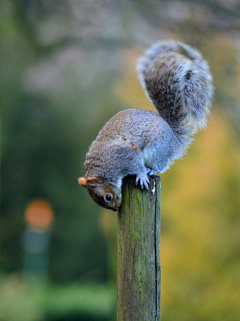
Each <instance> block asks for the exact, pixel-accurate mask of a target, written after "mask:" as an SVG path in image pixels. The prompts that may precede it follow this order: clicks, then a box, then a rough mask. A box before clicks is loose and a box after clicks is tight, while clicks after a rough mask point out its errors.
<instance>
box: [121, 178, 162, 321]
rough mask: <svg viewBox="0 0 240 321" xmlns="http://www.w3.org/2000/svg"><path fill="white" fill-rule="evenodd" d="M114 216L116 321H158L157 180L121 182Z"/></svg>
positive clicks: (158, 198) (158, 220)
mask: <svg viewBox="0 0 240 321" xmlns="http://www.w3.org/2000/svg"><path fill="white" fill-rule="evenodd" d="M122 191H123V201H122V205H121V208H120V210H119V213H118V244H117V255H118V257H117V260H118V263H117V264H118V267H117V321H150V320H151V321H160V286H161V267H160V177H159V176H156V177H154V178H151V180H150V188H149V190H148V191H146V190H143V191H142V190H141V189H140V188H139V187H135V177H134V176H129V177H127V178H126V179H124V182H123V188H122Z"/></svg>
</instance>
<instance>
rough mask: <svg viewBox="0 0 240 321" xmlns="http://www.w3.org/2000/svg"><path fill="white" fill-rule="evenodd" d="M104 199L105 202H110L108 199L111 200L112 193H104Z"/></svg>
mask: <svg viewBox="0 0 240 321" xmlns="http://www.w3.org/2000/svg"><path fill="white" fill-rule="evenodd" d="M105 200H106V201H107V202H110V201H111V200H112V195H111V194H106V195H105Z"/></svg>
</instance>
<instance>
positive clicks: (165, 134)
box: [78, 41, 213, 211]
mask: <svg viewBox="0 0 240 321" xmlns="http://www.w3.org/2000/svg"><path fill="white" fill-rule="evenodd" d="M137 71H138V73H139V78H140V82H141V84H142V86H143V88H144V89H145V92H146V94H147V96H148V97H149V99H150V101H151V102H152V103H153V105H154V107H155V108H156V109H157V111H158V114H157V113H154V112H152V111H149V110H143V109H125V110H122V111H120V112H118V113H117V114H116V115H115V116H113V117H112V118H111V119H110V120H109V121H108V122H107V123H106V124H105V126H104V127H103V128H102V129H101V130H100V132H99V134H98V136H97V138H96V139H95V140H94V141H93V143H92V144H91V146H90V148H89V151H88V153H87V155H86V161H85V163H84V165H85V168H86V175H85V177H80V178H79V179H78V182H79V184H80V185H82V186H84V187H86V188H87V191H88V193H89V194H90V195H91V197H92V198H93V200H94V201H95V202H96V203H97V204H99V205H100V206H103V207H106V208H109V209H112V210H114V211H116V210H118V209H119V207H120V205H121V201H122V194H121V186H122V179H123V178H124V177H125V176H127V175H136V185H137V184H138V183H139V184H140V186H141V188H142V189H143V188H146V189H148V185H149V178H148V175H150V176H151V175H155V174H159V173H163V172H164V171H166V170H167V169H168V168H169V167H170V165H171V164H172V163H173V162H174V161H175V160H176V159H178V158H181V157H182V156H183V155H184V153H185V152H186V150H187V148H188V146H189V145H190V143H191V142H192V136H193V135H194V134H195V133H196V132H197V131H198V129H201V128H203V127H205V126H206V118H207V115H208V114H209V108H210V105H211V98H212V93H213V87H212V76H211V73H210V71H209V67H208V64H207V62H206V61H205V60H204V59H203V58H202V55H201V54H200V53H199V52H198V51H197V50H195V49H193V48H192V47H190V46H188V45H186V44H184V43H182V42H179V41H159V42H157V43H155V44H154V45H153V46H152V47H150V48H149V49H148V50H147V51H146V52H145V55H144V56H143V57H140V59H139V60H138V63H137Z"/></svg>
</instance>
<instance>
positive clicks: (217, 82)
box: [0, 0, 240, 321]
mask: <svg viewBox="0 0 240 321" xmlns="http://www.w3.org/2000/svg"><path fill="white" fill-rule="evenodd" d="M0 28H1V29H0V30H1V37H0V56H1V59H0V71H1V72H0V80H1V84H0V93H1V132H2V137H1V142H2V147H1V166H2V175H1V178H2V199H1V220H0V224H1V251H0V262H1V264H0V320H1V321H68V320H71V321H77V320H79V321H80V320H81V321H94V320H98V321H114V320H115V309H116V219H117V217H116V213H114V212H108V211H106V210H103V209H101V208H100V207H98V206H97V205H96V204H95V203H94V202H93V201H92V200H91V199H90V197H89V196H88V195H87V193H86V191H85V190H84V189H83V188H82V187H80V186H79V185H78V183H77V178H78V177H79V176H83V175H84V174H85V171H84V167H83V162H84V159H85V153H86V151H87V149H88V147H89V145H90V143H91V142H92V140H93V139H94V138H95V137H96V135H97V133H98V131H99V129H100V128H101V127H102V126H103V124H104V123H105V122H106V121H107V120H108V119H109V118H110V117H111V116H112V115H114V114H115V113H116V112H117V111H118V110H121V109H123V108H129V107H137V108H145V109H153V108H152V107H151V105H150V103H149V102H148V100H147V98H146V97H145V96H144V93H143V90H142V88H141V87H140V84H139V82H138V79H137V75H136V72H135V62H136V59H137V57H138V56H139V55H140V54H141V53H142V52H143V51H144V50H145V49H146V48H147V47H148V46H149V45H151V44H152V43H153V42H155V41H157V40H160V39H178V40H181V41H184V42H186V43H188V44H190V45H192V46H194V47H196V48H198V49H199V50H200V51H201V52H202V53H203V55H204V57H205V58H206V59H207V60H208V61H209V64H210V67H211V71H212V73H213V79H214V86H215V95H214V102H213V108H212V113H211V116H210V118H209V125H208V127H207V129H206V130H204V131H202V132H201V133H199V134H198V135H197V136H196V140H195V142H194V144H193V145H192V146H191V148H190V150H189V153H188V155H187V156H186V157H185V158H184V159H183V160H180V161H178V162H177V163H176V164H175V165H174V166H172V168H171V169H170V170H169V171H167V172H166V173H165V174H163V175H162V231H161V266H162V298H161V304H162V305H161V310H162V320H163V321H175V320H178V321H187V320H191V321H209V320H211V321H212V320H216V321H222V320H225V321H235V320H236V321H237V320H240V304H239V303H240V90H239V85H240V3H239V1H238V0H201V1H200V0H195V1H192V0H190V1H187V0H182V1H164V0H159V1H156V0H155V1H154V0H129V1H126V0H123V1H114V0H98V1H96V0H88V1H81V0H15V1H14V0H12V1H10V0H1V1H0Z"/></svg>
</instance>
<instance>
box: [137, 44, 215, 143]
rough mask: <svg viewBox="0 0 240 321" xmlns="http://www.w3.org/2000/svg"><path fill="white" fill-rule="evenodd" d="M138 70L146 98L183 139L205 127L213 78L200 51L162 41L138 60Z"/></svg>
mask: <svg viewBox="0 0 240 321" xmlns="http://www.w3.org/2000/svg"><path fill="white" fill-rule="evenodd" d="M137 70H138V72H139V78H140V81H141V84H142V85H143V87H144V88H145V91H146V94H147V96H148V97H149V98H150V100H151V101H152V103H153V105H154V106H155V108H156V109H157V111H158V112H159V114H160V115H161V116H162V117H163V118H164V119H165V120H166V121H167V122H168V124H169V125H170V126H171V127H172V129H173V130H174V132H176V133H177V134H178V135H180V137H181V138H182V139H184V138H185V137H186V138H187V137H189V135H191V134H194V133H195V132H196V131H197V130H198V129H199V128H203V127H204V126H205V125H206V118H207V115H208V113H209V108H210V105H211V98H212V94H213V87H212V76H211V73H210V71H209V67H208V63H207V62H206V61H205V60H203V58H202V55H201V54H200V53H199V52H198V51H197V50H195V49H193V48H192V47H190V46H188V45H185V44H184V43H182V42H178V41H160V42H157V43H156V44H154V45H153V46H152V47H150V48H149V49H148V50H147V51H146V52H145V55H144V56H143V57H140V58H139V60H138V63H137Z"/></svg>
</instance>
